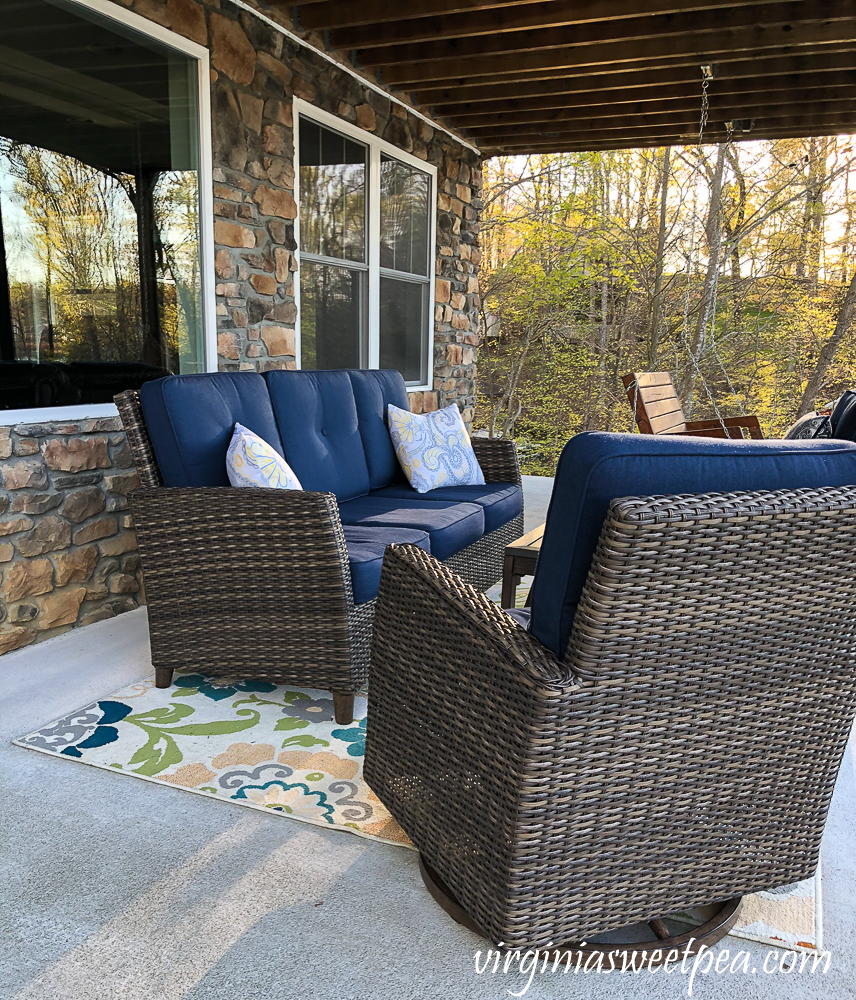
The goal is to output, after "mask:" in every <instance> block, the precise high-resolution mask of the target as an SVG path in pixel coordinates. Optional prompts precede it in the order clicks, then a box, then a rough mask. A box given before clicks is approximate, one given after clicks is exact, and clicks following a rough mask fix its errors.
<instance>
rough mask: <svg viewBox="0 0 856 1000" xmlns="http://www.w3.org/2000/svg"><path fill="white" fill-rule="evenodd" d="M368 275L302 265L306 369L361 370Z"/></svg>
mask: <svg viewBox="0 0 856 1000" xmlns="http://www.w3.org/2000/svg"><path fill="white" fill-rule="evenodd" d="M366 278H367V275H366V272H365V271H353V270H351V269H350V268H347V267H334V266H332V265H329V264H316V263H313V262H312V261H307V260H304V261H303V262H302V263H301V265H300V345H301V347H300V351H301V360H300V365H301V367H302V368H314V369H325V368H361V367H363V366H364V365H365V362H364V360H363V358H362V356H361V355H362V352H361V350H360V343H361V339H362V338H361V336H360V334H361V331H362V327H363V322H364V320H363V317H364V316H365V296H366Z"/></svg>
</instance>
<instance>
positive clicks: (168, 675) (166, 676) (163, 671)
mask: <svg viewBox="0 0 856 1000" xmlns="http://www.w3.org/2000/svg"><path fill="white" fill-rule="evenodd" d="M172 675H173V670H172V667H155V687H159V688H168V687H169V686H170V685H171V684H172Z"/></svg>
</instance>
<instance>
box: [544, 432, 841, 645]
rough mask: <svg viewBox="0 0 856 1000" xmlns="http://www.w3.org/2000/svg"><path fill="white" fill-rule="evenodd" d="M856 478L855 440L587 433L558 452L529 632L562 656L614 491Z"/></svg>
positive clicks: (727, 488) (672, 491) (716, 489)
mask: <svg viewBox="0 0 856 1000" xmlns="http://www.w3.org/2000/svg"><path fill="white" fill-rule="evenodd" d="M853 484H856V444H853V443H852V442H849V441H848V442H845V441H835V440H825V441H731V440H722V439H717V438H696V437H667V436H663V437H657V436H654V435H648V434H605V433H601V432H596V431H585V432H583V433H582V434H578V435H577V436H576V437H574V438H572V439H571V440H570V441H569V442H568V443H567V444H566V445H565V448H564V450H563V451H562V455H561V458H560V459H559V464H558V467H557V469H556V480H555V483H554V486H553V496H552V498H551V500H550V507H549V510H548V512H547V526H546V528H545V531H544V540H543V542H542V545H541V554H540V556H539V559H538V567H537V569H536V572H535V580H534V582H533V585H532V619H531V623H530V627H529V631H530V632H531V633H532V634H533V635H534V636H535V637H536V638H537V639H538V640H539V641H540V642H542V643H543V644H544V645H545V646H547V647H548V648H549V649H552V650H553V652H554V653H555V654H556V655H557V656H559V657H561V656H563V655H564V652H565V647H566V646H567V642H568V638H569V637H570V633H571V626H572V624H573V618H574V613H575V612H576V607H577V602H578V601H579V598H580V594H581V592H582V588H583V585H584V583H585V580H586V576H587V574H588V570H589V566H590V564H591V560H592V555H593V554H594V550H595V546H596V545H597V540H598V538H599V536H600V531H601V528H602V526H603V522H604V520H605V518H606V514H607V511H608V510H609V503H610V501H611V500H614V499H616V498H618V497H628V496H654V495H656V494H661V495H666V496H671V495H676V494H681V493H728V492H732V491H739V490H780V489H799V488H801V487H815V486H847V485H853Z"/></svg>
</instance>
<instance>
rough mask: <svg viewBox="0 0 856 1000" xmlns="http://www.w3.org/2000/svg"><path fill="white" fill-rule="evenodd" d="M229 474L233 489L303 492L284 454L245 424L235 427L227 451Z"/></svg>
mask: <svg viewBox="0 0 856 1000" xmlns="http://www.w3.org/2000/svg"><path fill="white" fill-rule="evenodd" d="M226 474H227V475H228V477H229V482H230V483H231V484H232V485H233V486H254V487H256V488H262V489H269V490H302V489H303V487H302V486H301V485H300V480H299V479H298V478H297V476H295V474H294V472H293V471H292V469H291V466H289V464H288V462H286V460H285V459H284V458H283V457H282V455H280V454H279V452H278V451H277V450H276V449H275V448H271V446H270V445H269V444H268V443H267V441H265V440H264V439H263V438H260V437H259V436H258V434H254V433H253V432H252V431H251V430H248V429H247V428H246V427H244V425H243V424H235V431H234V433H233V434H232V440H231V441H230V442H229V450H228V451H227V452H226Z"/></svg>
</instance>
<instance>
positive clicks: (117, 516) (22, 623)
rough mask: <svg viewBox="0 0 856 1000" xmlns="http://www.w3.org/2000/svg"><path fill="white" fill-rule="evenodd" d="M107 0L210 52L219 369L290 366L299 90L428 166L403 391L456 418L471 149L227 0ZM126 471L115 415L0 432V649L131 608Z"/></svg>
mask: <svg viewBox="0 0 856 1000" xmlns="http://www.w3.org/2000/svg"><path fill="white" fill-rule="evenodd" d="M115 2H116V3H117V5H118V6H124V7H127V8H130V9H132V10H134V11H135V12H136V13H137V14H140V15H141V16H143V17H145V18H147V19H149V20H151V21H154V22H156V23H158V24H160V25H162V26H164V27H167V28H170V29H171V30H173V31H175V32H176V33H177V34H180V35H183V36H185V37H186V38H189V39H191V40H192V41H195V42H198V43H201V44H203V45H205V46H206V47H207V48H208V49H209V51H210V53H211V106H212V143H213V165H214V189H213V191H212V197H213V204H214V220H215V221H214V241H215V258H214V261H212V262H208V266H211V267H213V268H214V272H215V275H216V281H217V284H216V299H217V327H218V353H219V358H218V364H219V367H220V369H221V370H228V371H243V370H247V371H250V370H260V371H264V370H267V369H270V368H293V367H294V364H295V323H296V319H297V308H296V305H295V298H294V278H295V272H296V270H297V266H298V264H297V259H296V256H295V251H296V249H297V246H296V242H295V231H294V222H295V218H296V216H297V205H296V203H295V200H294V170H295V167H294V132H293V126H294V122H293V121H292V98H293V97H294V96H297V97H300V98H302V99H303V100H305V101H307V102H309V103H310V104H313V105H315V106H316V107H319V108H322V109H324V110H325V111H328V112H330V113H332V114H334V115H337V116H339V117H341V118H342V119H343V120H345V121H348V122H351V123H353V124H355V125H357V126H359V127H360V128H363V129H365V130H366V131H367V132H370V133H372V134H374V135H378V136H381V137H382V138H384V139H386V140H387V141H388V142H390V143H391V144H393V145H394V146H396V147H398V148H399V149H403V150H405V151H407V152H410V153H412V154H413V155H414V156H416V157H418V158H420V159H423V160H425V161H426V162H427V163H432V164H434V165H436V167H437V170H438V176H437V186H438V202H439V203H438V214H437V248H436V251H437V252H436V287H435V299H436V305H435V313H434V345H433V350H434V384H433V388H432V389H430V390H427V391H425V392H414V393H411V394H410V404H411V408H412V409H413V410H414V411H415V412H417V413H419V412H427V411H431V410H435V409H438V408H440V407H443V406H447V405H449V404H450V403H456V404H457V405H458V406H459V407H460V408H461V410H462V413H463V416H464V419H465V420H466V421H467V422H468V423H469V421H470V420H471V419H472V414H473V407H474V405H475V378H476V350H477V345H478V328H479V327H478V316H479V304H480V303H479V288H478V265H479V261H480V253H479V249H478V216H479V208H480V196H481V166H480V163H479V160H478V157H477V155H476V154H475V153H473V152H472V151H470V150H469V149H467V148H466V147H465V146H462V145H461V144H459V143H457V142H455V141H454V140H453V139H452V138H450V137H449V136H448V135H446V134H445V133H443V132H442V131H439V130H435V129H434V128H433V127H432V126H431V125H430V124H429V123H428V122H426V121H424V120H423V119H421V118H419V117H418V116H416V115H414V114H412V113H411V112H410V111H408V110H407V109H405V108H403V107H401V106H400V105H398V104H397V103H395V102H393V101H391V100H390V99H389V98H387V97H385V96H384V95H383V94H380V93H378V92H377V91H375V90H373V89H372V88H370V87H368V86H365V85H363V84H361V83H360V82H359V81H358V80H356V79H355V78H354V77H353V76H352V75H351V74H349V73H347V72H346V71H344V70H343V69H339V68H338V67H337V66H336V65H333V64H331V63H330V62H328V61H327V60H325V59H324V58H322V57H321V56H320V55H318V54H317V53H315V52H314V51H313V50H311V49H307V48H306V47H305V46H300V45H298V44H297V43H295V42H292V41H291V40H289V39H287V38H285V37H284V36H283V35H282V34H281V33H279V32H277V31H276V30H275V29H274V28H272V27H271V26H270V25H266V24H265V23H264V22H263V21H261V20H260V19H259V18H257V17H255V16H254V15H252V14H250V13H248V12H247V11H244V10H241V9H240V8H238V7H237V6H235V5H233V4H232V3H230V2H229V0H222V2H221V0H211V2H207V3H203V2H198V0H115ZM266 13H267V14H268V15H269V16H270V17H273V18H280V17H282V14H281V12H279V11H277V10H276V9H271V10H266ZM282 23H285V24H286V26H288V24H289V22H287V21H285V20H283V22H282ZM2 419H3V418H2V412H0V422H2ZM34 419H36V418H35V417H34ZM136 482H137V479H136V474H135V472H134V469H133V466H132V463H131V460H130V454H129V451H128V448H127V443H126V442H125V440H124V436H123V434H122V432H121V424H120V422H119V420H118V418H110V419H90V420H80V421H66V422H60V421H54V422H47V423H33V424H26V425H23V424H17V425H15V426H12V427H0V653H2V652H6V651H8V650H11V649H15V648H18V647H20V646H24V645H27V644H28V643H31V642H33V641H36V640H37V639H42V638H50V637H51V636H54V635H57V634H59V633H61V632H63V631H65V630H67V629H69V628H72V627H73V626H75V625H84V624H88V623H89V622H94V621H98V620H100V619H102V618H108V617H110V616H112V615H115V614H118V613H120V612H122V611H126V610H130V609H132V608H134V607H137V606H138V604H140V603H142V601H143V589H142V578H141V574H140V569H139V556H138V554H137V552H136V547H135V538H134V534H133V525H132V521H131V519H130V516H129V515H128V513H127V512H126V507H127V501H126V499H125V495H126V493H127V492H128V491H129V490H131V489H133V487H134V486H135V485H136Z"/></svg>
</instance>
